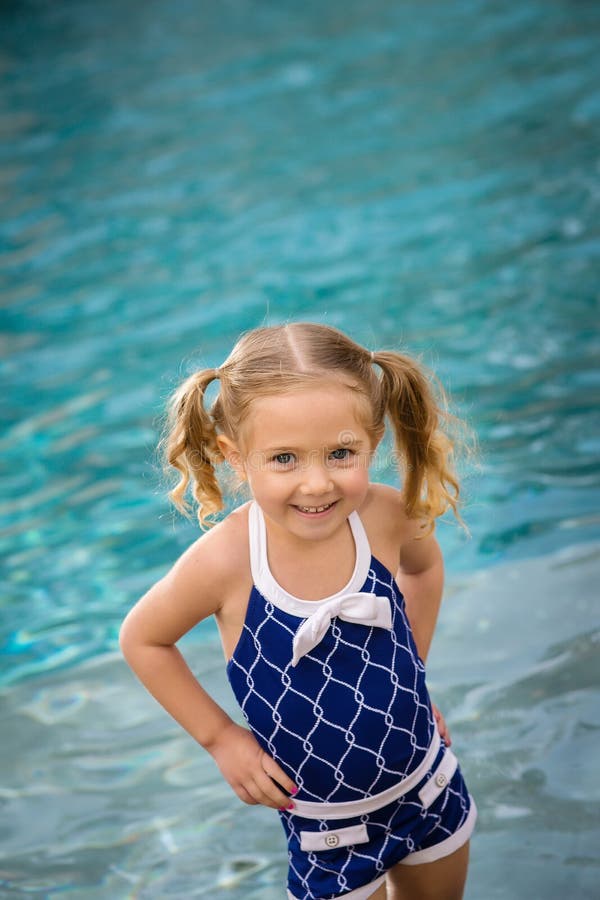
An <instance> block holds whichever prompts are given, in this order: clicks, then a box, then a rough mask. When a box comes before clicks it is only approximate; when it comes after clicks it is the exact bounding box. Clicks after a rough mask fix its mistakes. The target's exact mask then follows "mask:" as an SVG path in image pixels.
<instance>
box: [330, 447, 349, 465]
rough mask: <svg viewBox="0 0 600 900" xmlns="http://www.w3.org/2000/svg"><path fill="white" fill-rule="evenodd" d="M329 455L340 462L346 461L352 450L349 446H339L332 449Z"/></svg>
mask: <svg viewBox="0 0 600 900" xmlns="http://www.w3.org/2000/svg"><path fill="white" fill-rule="evenodd" d="M329 455H330V456H331V458H332V459H335V460H337V461H338V462H346V461H347V460H349V459H350V456H351V455H352V451H351V450H350V449H349V448H348V447H338V449H337V450H332V451H331V453H330V454H329Z"/></svg>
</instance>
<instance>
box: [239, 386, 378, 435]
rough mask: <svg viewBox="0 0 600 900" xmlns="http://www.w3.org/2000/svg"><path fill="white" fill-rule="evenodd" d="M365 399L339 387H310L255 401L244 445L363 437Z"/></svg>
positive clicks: (246, 420) (243, 429) (247, 419)
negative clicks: (350, 434) (354, 436)
mask: <svg viewBox="0 0 600 900" xmlns="http://www.w3.org/2000/svg"><path fill="white" fill-rule="evenodd" d="M365 406H366V403H365V398H364V396H362V395H358V394H357V393H356V391H353V390H352V389H351V388H349V387H346V386H345V385H342V384H336V383H333V384H327V385H324V386H310V387H308V386H307V387H306V388H299V389H294V390H290V391H285V392H283V393H279V394H272V395H267V396H264V397H257V398H255V399H254V400H253V401H252V402H251V404H250V407H249V409H248V414H247V416H246V418H245V420H244V422H243V425H242V431H243V437H244V440H245V442H250V443H252V444H256V443H260V444H262V445H266V444H270V443H271V442H272V441H275V442H283V443H285V442H286V441H290V440H292V439H295V440H296V441H297V442H298V443H300V442H303V441H304V440H309V441H314V440H315V439H316V438H317V437H318V436H321V437H322V439H323V443H327V442H330V441H332V440H334V441H337V440H339V434H340V433H341V432H343V433H344V434H345V433H346V432H356V435H357V438H358V439H361V438H362V437H364V434H365V425H364V420H365Z"/></svg>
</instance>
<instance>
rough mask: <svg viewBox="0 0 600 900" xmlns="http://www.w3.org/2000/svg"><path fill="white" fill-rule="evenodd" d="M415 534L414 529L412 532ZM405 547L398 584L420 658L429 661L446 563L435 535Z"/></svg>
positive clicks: (407, 541)
mask: <svg viewBox="0 0 600 900" xmlns="http://www.w3.org/2000/svg"><path fill="white" fill-rule="evenodd" d="M411 530H413V529H411ZM417 533H418V532H417V530H416V527H415V528H414V530H413V534H412V536H410V537H409V538H408V540H405V541H404V542H403V543H402V547H401V550H400V564H399V566H398V572H397V574H396V580H397V582H398V586H399V588H400V590H401V591H402V593H403V594H404V599H405V602H406V612H407V615H408V619H409V621H410V625H411V628H412V632H413V636H414V639H415V643H416V645H417V650H418V653H419V656H420V657H421V659H422V660H423V661H425V660H426V659H427V654H428V653H429V648H430V646H431V641H432V639H433V633H434V631H435V626H436V623H437V619H438V614H439V611H440V605H441V602H442V591H443V588H444V560H443V557H442V551H441V550H440V546H439V544H438V542H437V540H436V538H435V537H434V535H433V534H430V535H428V536H427V537H425V538H420V539H418V540H417V539H416V534H417Z"/></svg>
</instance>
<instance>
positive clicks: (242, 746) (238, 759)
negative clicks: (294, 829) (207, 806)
mask: <svg viewBox="0 0 600 900" xmlns="http://www.w3.org/2000/svg"><path fill="white" fill-rule="evenodd" d="M206 749H207V750H208V751H209V753H211V754H212V756H213V758H214V760H215V762H216V764H217V765H218V767H219V769H220V770H221V773H222V775H223V777H224V778H225V780H226V781H227V782H228V783H229V784H230V785H231V787H232V788H233V790H234V791H235V793H236V794H237V795H238V797H239V798H240V800H243V802H244V803H250V804H257V803H262V805H263V806H270V807H272V808H273V809H289V808H290V804H291V803H292V801H291V800H290V797H289V796H288V794H295V793H296V791H297V790H298V788H297V787H296V785H295V784H294V782H293V781H292V780H291V778H289V777H288V776H287V775H286V774H285V772H284V771H283V769H282V768H281V766H279V765H278V763H276V762H275V760H274V759H273V758H272V757H271V756H269V754H268V753H265V751H264V750H263V749H262V747H261V746H260V744H259V743H258V741H257V740H256V738H255V737H254V735H253V734H252V733H251V732H250V731H248V729H247V728H242V726H241V725H236V724H235V722H232V723H231V724H230V725H228V726H227V727H226V728H224V729H223V730H222V731H221V733H220V734H219V737H218V738H217V739H216V740H215V741H214V742H213V743H212V744H211V745H210V746H209V747H207V748H206ZM275 782H277V784H276V783H275ZM279 785H281V787H279ZM285 791H287V792H288V794H286V793H284V792H285Z"/></svg>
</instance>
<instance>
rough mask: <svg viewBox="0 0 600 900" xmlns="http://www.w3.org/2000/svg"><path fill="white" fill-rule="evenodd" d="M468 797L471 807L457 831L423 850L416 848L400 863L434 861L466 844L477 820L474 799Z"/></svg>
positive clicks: (409, 864) (415, 863)
mask: <svg viewBox="0 0 600 900" xmlns="http://www.w3.org/2000/svg"><path fill="white" fill-rule="evenodd" d="M469 799H470V801H471V809H470V810H469V812H468V814H467V818H466V820H465V821H464V823H463V824H462V825H461V826H460V828H459V829H458V831H455V832H454V834H451V835H450V837H448V838H446V839H445V840H443V841H440V843H439V844H434V845H433V847H426V849H425V850H416V851H415V852H414V853H410V854H409V855H408V856H405V857H404V859H401V860H400V864H401V865H403V866H420V865H422V863H431V862H435V861H436V860H438V859H443V858H444V857H445V856H450V854H451V853H454V851H455V850H459V849H460V848H461V847H462V846H463V845H464V844H466V843H467V841H468V840H469V838H470V837H471V835H472V834H473V829H474V828H475V822H476V821H477V807H476V806H475V801H474V800H473V798H472V797H471V796H470V795H469Z"/></svg>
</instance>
